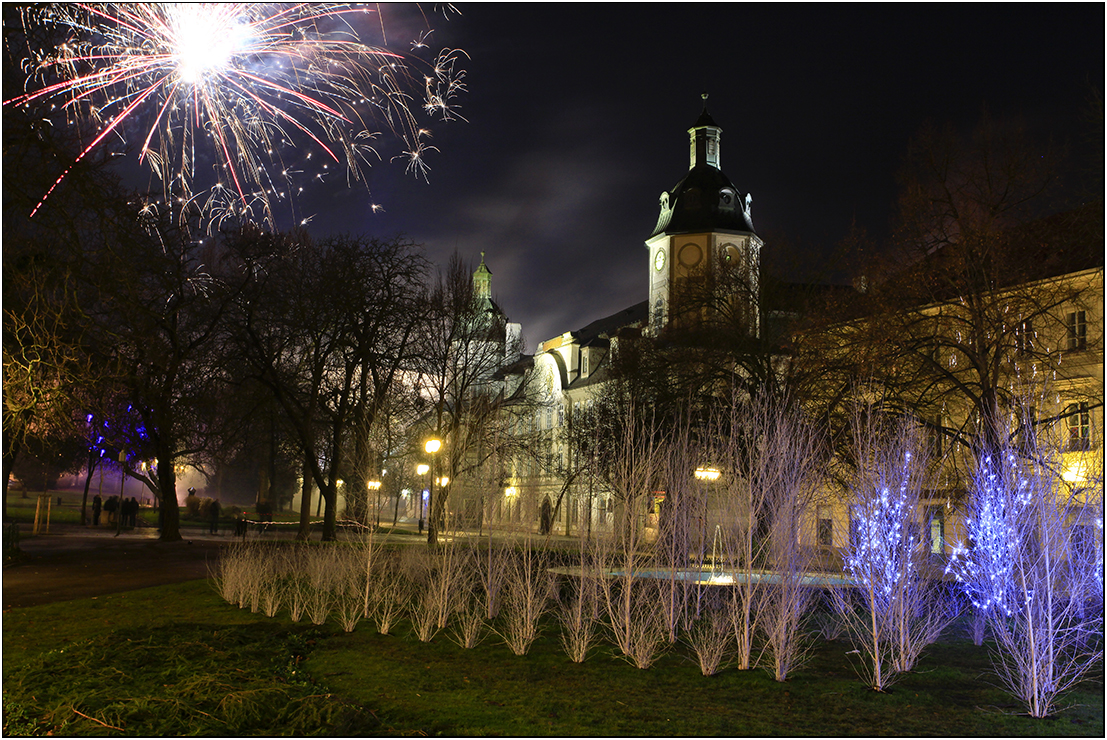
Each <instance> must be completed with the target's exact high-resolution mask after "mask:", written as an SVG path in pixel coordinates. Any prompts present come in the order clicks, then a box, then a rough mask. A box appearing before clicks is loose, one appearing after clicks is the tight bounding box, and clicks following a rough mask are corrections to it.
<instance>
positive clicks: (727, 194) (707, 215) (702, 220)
mask: <svg viewBox="0 0 1107 740" xmlns="http://www.w3.org/2000/svg"><path fill="white" fill-rule="evenodd" d="M668 196H669V197H668V204H669V211H670V213H669V218H668V219H663V220H665V221H666V223H664V224H663V223H661V221H660V220H659V222H658V228H656V229H655V230H654V233H653V234H651V235H650V236H651V237H653V236H657V235H658V234H660V233H662V232H665V233H669V234H679V233H687V232H699V231H748V232H753V230H754V229H753V221H752V219H751V218H750V216H749V212H748V211H747V210H746V202H745V197H744V196H743V195H742V194H741V193H739V192H738V189H737V188H736V187H734V183H732V182H731V181H730V178H729V177H727V176H726V175H725V174H724V173H723V171H722V170H720V169H717V168H715V167H712V166H710V165H706V164H701V165H697V166H696V167H693V168H692V169H691V170H689V171H688V174H687V175H685V176H684V179H682V180H681V181H680V182H678V183H677V184H676V187H674V188H673V189H672V190H670V191H669V193H668ZM664 210H665V208H664V206H663V207H662V211H664Z"/></svg>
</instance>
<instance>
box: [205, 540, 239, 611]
mask: <svg viewBox="0 0 1107 740" xmlns="http://www.w3.org/2000/svg"><path fill="white" fill-rule="evenodd" d="M247 558H248V556H247V553H246V550H245V546H244V545H242V544H238V543H236V544H233V545H231V546H229V547H227V548H226V549H224V551H223V554H222V557H220V558H219V564H218V565H217V566H216V567H214V568H213V567H211V566H210V565H209V566H208V575H209V577H210V579H211V582H212V584H213V585H214V586H215V590H216V592H217V593H218V594H219V595H220V596H221V597H222V598H223V600H224V601H226V602H227V603H228V604H237V605H238V606H239V608H242V602H241V601H240V594H241V593H242V591H243V584H244V581H245V580H246V568H247V567H248V564H247Z"/></svg>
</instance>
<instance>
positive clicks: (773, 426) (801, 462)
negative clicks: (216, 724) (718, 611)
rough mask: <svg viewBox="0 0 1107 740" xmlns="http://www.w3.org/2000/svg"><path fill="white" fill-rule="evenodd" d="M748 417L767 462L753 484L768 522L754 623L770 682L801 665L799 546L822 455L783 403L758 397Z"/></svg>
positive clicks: (803, 605)
mask: <svg viewBox="0 0 1107 740" xmlns="http://www.w3.org/2000/svg"><path fill="white" fill-rule="evenodd" d="M752 413H753V414H754V416H755V418H758V419H760V421H761V433H762V435H763V436H762V440H761V441H760V444H759V447H758V451H759V452H758V455H759V456H760V455H764V454H765V453H766V452H767V451H771V452H770V453H769V455H768V456H769V457H770V458H771V459H772V461H771V462H761V463H760V464H759V465H758V466H757V468H758V469H759V471H760V473H759V475H758V476H757V479H758V485H761V486H764V487H765V488H766V489H767V491H768V494H767V498H768V509H769V511H770V512H771V516H772V521H771V524H770V526H769V531H768V541H769V551H768V565H769V569H770V573H771V578H770V580H769V583H768V585H767V586H766V587H765V588H764V590H763V592H762V594H761V598H760V600H759V608H760V610H761V614H760V618H759V625H760V628H761V633H762V635H763V637H764V640H765V646H766V652H767V653H768V657H769V660H770V661H771V663H772V669H771V671H772V673H773V678H774V679H775V680H777V681H784V680H786V679H787V678H788V676H789V674H790V673H791V672H792V671H793V670H795V669H796V668H797V667H799V666H800V665H802V664H803V662H804V660H805V657H806V653H807V645H808V638H807V635H806V633H805V631H804V621H805V618H806V616H807V613H808V612H809V611H810V609H811V608H812V607H813V606H814V605H815V599H816V594H815V593H814V591H813V589H812V588H811V587H810V586H809V585H808V584H807V583H806V582H805V579H806V576H807V573H808V570H809V568H810V565H811V550H810V549H809V548H807V547H805V546H804V542H803V536H802V535H803V531H802V529H803V528H802V522H803V517H804V513H805V512H806V511H808V510H810V505H811V502H812V501H813V500H814V495H815V492H816V490H818V488H819V487H820V486H821V485H822V483H823V482H824V478H823V471H824V469H825V467H824V461H825V454H824V450H823V446H822V444H821V437H820V435H818V433H817V432H816V430H815V429H814V427H813V426H812V424H811V423H810V422H809V421H808V420H806V419H804V418H802V417H801V416H799V412H798V409H796V408H794V407H790V406H789V404H788V403H787V402H786V400H785V399H771V398H769V397H767V396H763V397H762V398H760V399H757V400H756V401H755V402H754V404H753V409H752Z"/></svg>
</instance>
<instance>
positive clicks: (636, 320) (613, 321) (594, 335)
mask: <svg viewBox="0 0 1107 740" xmlns="http://www.w3.org/2000/svg"><path fill="white" fill-rule="evenodd" d="M649 316H650V311H649V301H642V302H641V303H635V304H634V305H633V306H630V307H629V308H624V309H623V310H622V311H617V312H616V313H613V314H611V315H610V316H604V317H603V318H602V319H596V320H595V321H593V322H592V323H590V324H588V325H586V326H585V327H584V328H582V329H577V330H576V331H575V332H573V338H575V339H577V340H578V341H579V342H580V344H581V346H588V345H589V344H592V343H593V341H594V340H596V339H607V338H610V337H611V336H613V335H614V334H615V333H616V332H618V331H619V329H622V328H623V327H626V326H635V325H641V324H643V323H645V321H646V320H647V319H649Z"/></svg>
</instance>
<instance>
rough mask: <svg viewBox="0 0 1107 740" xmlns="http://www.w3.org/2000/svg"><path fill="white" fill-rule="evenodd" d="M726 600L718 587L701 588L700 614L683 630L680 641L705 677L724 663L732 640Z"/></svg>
mask: <svg viewBox="0 0 1107 740" xmlns="http://www.w3.org/2000/svg"><path fill="white" fill-rule="evenodd" d="M726 601H727V600H726V597H725V596H724V595H723V594H722V593H721V591H720V590H719V589H718V588H712V589H707V590H705V592H704V594H703V598H702V601H701V608H700V613H699V615H698V616H697V617H696V619H695V621H693V622H692V623H691V625H689V627H688V629H687V630H685V632H684V641H685V642H686V643H688V646H689V647H690V648H691V649H692V654H693V655H695V656H696V663H697V664H698V665H699V667H700V673H702V674H703V675H705V676H714V675H715V674H716V673H718V672H719V671H721V670H722V669H723V668H724V667H725V666H726V661H727V656H728V655H729V653H730V650H731V643H732V642H733V640H734V637H733V633H732V632H731V625H730V615H729V614H728V613H727V609H726Z"/></svg>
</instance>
